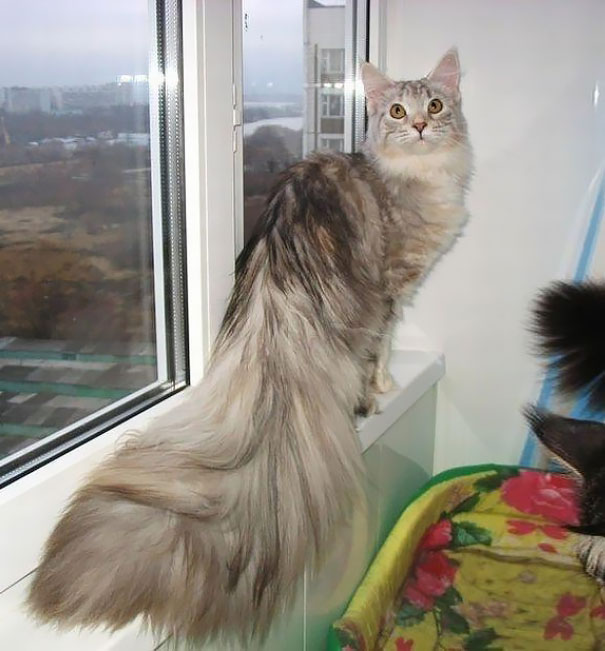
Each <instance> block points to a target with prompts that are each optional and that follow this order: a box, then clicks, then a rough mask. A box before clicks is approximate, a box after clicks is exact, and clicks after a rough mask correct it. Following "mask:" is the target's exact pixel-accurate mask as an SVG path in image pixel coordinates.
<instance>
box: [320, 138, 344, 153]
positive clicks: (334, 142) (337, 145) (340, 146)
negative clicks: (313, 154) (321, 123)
mask: <svg viewBox="0 0 605 651" xmlns="http://www.w3.org/2000/svg"><path fill="white" fill-rule="evenodd" d="M344 146H345V141H344V138H322V139H321V149H329V150H331V151H344Z"/></svg>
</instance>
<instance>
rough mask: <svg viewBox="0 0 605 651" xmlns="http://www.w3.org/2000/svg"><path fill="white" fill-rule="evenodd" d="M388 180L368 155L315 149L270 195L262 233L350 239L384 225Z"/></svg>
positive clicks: (330, 239) (288, 173)
mask: <svg viewBox="0 0 605 651" xmlns="http://www.w3.org/2000/svg"><path fill="white" fill-rule="evenodd" d="M388 202H389V195H388V191H387V189H386V186H385V184H384V183H383V181H382V180H381V178H380V177H379V175H378V173H377V172H376V170H375V169H374V167H373V166H372V164H371V163H370V162H369V160H368V159H367V158H366V156H365V155H364V154H360V153H357V154H344V153H338V152H325V153H321V152H318V153H313V154H310V155H309V156H308V157H306V158H305V159H303V160H302V161H300V162H298V163H295V164H294V165H292V166H291V167H290V168H288V169H287V170H286V171H285V172H284V173H283V174H282V175H281V177H280V179H279V180H278V182H277V183H276V185H275V186H274V188H273V191H272V192H271V193H270V195H269V197H268V199H267V204H266V208H265V211H264V214H263V216H262V217H261V220H260V223H259V224H258V229H257V234H256V237H257V238H258V237H262V236H263V235H264V236H267V235H269V234H270V233H271V232H272V231H275V230H276V229H277V231H278V232H279V233H280V235H282V236H288V237H294V236H297V237H299V238H300V237H305V236H307V237H313V238H314V239H319V240H323V242H324V243H325V244H327V242H328V240H329V241H331V242H333V244H334V245H336V244H337V243H339V242H340V243H341V244H344V243H347V242H348V243H349V244H351V242H352V241H353V240H357V239H359V238H363V237H367V236H370V235H371V232H372V231H373V230H377V231H378V230H380V229H381V221H382V215H383V213H384V212H385V210H388V205H389V204H388Z"/></svg>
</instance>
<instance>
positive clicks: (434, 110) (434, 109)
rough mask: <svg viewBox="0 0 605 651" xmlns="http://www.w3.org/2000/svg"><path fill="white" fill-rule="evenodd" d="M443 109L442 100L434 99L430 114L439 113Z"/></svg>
mask: <svg viewBox="0 0 605 651" xmlns="http://www.w3.org/2000/svg"><path fill="white" fill-rule="evenodd" d="M442 108H443V102H442V101H441V100H440V99H432V100H431V101H430V102H429V113H433V114H435V113H439V111H441V109H442Z"/></svg>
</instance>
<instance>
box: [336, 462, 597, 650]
mask: <svg viewBox="0 0 605 651" xmlns="http://www.w3.org/2000/svg"><path fill="white" fill-rule="evenodd" d="M574 495H575V486H574V485H573V483H572V481H571V480H570V479H568V478H565V477H561V476H558V475H553V474H550V473H542V472H539V471H533V470H518V469H512V468H495V469H490V470H488V471H483V472H478V473H473V474H471V475H468V476H464V477H456V478H453V479H449V480H446V481H442V482H439V483H436V484H435V485H433V486H432V487H431V488H430V489H429V490H427V491H426V492H425V493H424V494H422V495H421V496H420V497H419V498H417V499H416V500H415V501H414V502H412V504H411V505H410V506H408V508H407V509H406V510H405V511H404V513H403V514H402V516H401V518H400V520H399V522H398V523H397V524H396V525H395V527H394V529H393V531H392V532H391V534H390V536H389V537H388V539H387V541H386V542H385V544H384V545H383V547H382V549H381V550H380V552H379V554H378V555H377V557H376V559H375V561H374V563H373V564H372V566H371V567H370V569H369V571H368V573H367V575H366V577H365V579H364V581H363V583H362V585H361V586H360V587H359V588H358V590H357V592H356V594H355V595H354V597H353V599H352V601H351V603H350V605H349V607H348V609H347V611H346V613H345V614H344V615H343V617H342V618H341V619H340V620H339V621H338V622H336V623H335V625H334V631H335V633H336V637H337V638H338V640H339V648H341V649H344V650H346V651H377V650H380V649H384V650H386V651H430V650H432V649H442V650H444V651H490V650H491V651H496V650H497V649H501V650H506V651H508V650H513V649H526V650H532V651H542V649H552V650H554V651H556V650H558V649H568V650H569V651H583V650H584V649H586V650H589V649H590V650H592V649H599V648H601V646H600V644H601V643H602V644H603V647H602V648H604V649H605V605H603V603H602V602H601V596H600V591H599V586H598V585H597V584H596V582H595V581H594V580H592V579H590V578H589V577H588V576H586V575H585V574H584V572H583V571H582V567H581V565H580V563H579V561H578V560H577V558H576V556H575V554H574V544H575V543H576V542H577V537H576V536H575V535H574V534H571V533H569V532H568V531H567V530H566V529H565V528H564V527H563V526H562V525H563V524H565V523H573V522H574V520H575V517H576V513H575V502H574Z"/></svg>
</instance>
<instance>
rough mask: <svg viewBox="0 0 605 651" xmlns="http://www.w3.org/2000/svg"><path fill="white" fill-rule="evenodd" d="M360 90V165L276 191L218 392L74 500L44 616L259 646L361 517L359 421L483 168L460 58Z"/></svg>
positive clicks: (217, 374) (215, 380)
mask: <svg viewBox="0 0 605 651" xmlns="http://www.w3.org/2000/svg"><path fill="white" fill-rule="evenodd" d="M362 76H363V81H364V86H365V92H366V99H367V107H368V115H369V130H368V137H367V142H366V143H365V150H364V153H359V154H351V155H348V154H336V153H333V154H327V153H326V154H321V153H320V154H313V155H311V156H310V157H309V158H307V159H306V160H304V161H302V162H300V163H298V164H296V165H294V166H293V167H291V168H290V169H289V170H287V172H286V173H285V174H284V175H283V176H282V178H281V180H280V181H279V182H278V183H277V185H276V187H275V188H274V190H273V191H272V193H271V195H270V196H269V197H268V199H267V203H266V207H265V209H264V214H263V216H262V218H261V220H260V224H259V226H258V227H257V230H256V232H255V234H254V235H253V237H252V239H251V241H250V242H249V243H248V245H247V246H246V248H245V250H244V251H243V252H242V254H241V255H240V256H239V258H238V260H237V268H236V279H235V288H234V290H233V294H232V296H231V300H230V303H229V306H228V309H227V313H226V315H225V318H224V322H223V325H222V328H221V331H220V334H219V336H218V339H217V341H216V343H215V345H214V350H213V354H212V358H211V361H210V364H209V367H208V369H207V373H206V377H205V379H204V381H203V382H202V383H201V384H200V386H197V387H193V388H191V390H190V393H189V397H188V398H187V400H186V401H185V402H184V404H182V405H181V407H180V408H179V409H178V411H175V412H174V413H171V414H170V415H169V417H166V418H163V419H162V420H160V421H158V422H156V423H154V424H153V425H152V426H151V427H150V428H149V430H148V431H146V432H144V433H139V434H137V435H134V436H133V437H132V438H131V439H130V440H129V441H128V442H127V443H126V444H125V445H124V446H123V447H121V449H119V450H118V451H117V452H116V453H115V454H114V455H113V456H112V457H111V458H109V459H108V460H107V461H106V462H105V463H103V464H102V465H100V466H99V467H98V468H97V469H96V470H95V471H94V472H93V473H92V475H91V476H90V477H89V478H88V481H87V482H86V484H85V485H84V486H82V488H81V489H80V490H79V491H78V492H77V493H76V494H75V496H74V497H73V499H72V501H71V503H70V505H69V507H68V509H67V511H66V512H65V514H64V515H63V517H62V518H61V520H60V521H59V523H58V524H57V526H56V528H55V530H54V532H53V533H52V535H51V536H50V539H49V540H48V542H47V544H46V548H45V550H44V554H43V557H42V561H41V564H40V566H39V568H38V570H37V572H36V574H35V577H34V580H33V583H32V586H31V592H30V595H29V606H30V608H31V610H32V611H33V613H34V614H35V615H36V616H37V617H38V618H39V619H41V620H46V621H49V620H50V621H56V622H59V623H61V624H64V625H68V626H74V625H84V626H95V625H106V626H108V627H109V628H111V629H115V628H118V627H121V626H123V625H124V624H126V623H127V622H129V621H130V620H132V619H134V618H135V617H137V616H142V617H143V619H144V620H146V621H147V623H149V624H150V625H151V626H152V627H153V628H154V629H155V630H157V631H162V632H167V633H173V634H175V635H176V636H182V637H189V638H198V639H207V638H211V637H217V636H220V637H224V636H236V637H239V638H240V639H242V640H246V639H249V637H250V636H251V635H260V636H262V635H263V634H265V633H266V631H267V629H268V627H269V625H270V623H271V621H272V618H273V617H274V615H275V614H276V613H278V612H280V611H282V610H283V609H284V608H285V607H286V606H287V604H288V602H289V600H290V598H291V597H292V595H293V593H294V592H295V591H296V587H297V583H298V580H299V578H300V577H301V573H302V572H303V569H304V567H305V566H306V565H307V564H308V563H309V564H311V565H317V563H318V562H320V561H321V559H322V557H323V556H324V553H325V552H326V550H327V549H328V546H329V543H330V539H331V537H332V536H333V535H334V533H335V531H336V529H337V527H338V526H339V525H341V524H342V523H345V522H347V520H348V518H349V517H350V514H351V510H352V508H353V507H354V504H355V501H356V500H357V499H358V497H359V494H360V477H361V474H362V458H361V454H360V449H359V442H358V438H357V435H356V431H355V420H354V412H355V410H356V409H357V410H358V411H360V412H363V413H369V412H371V411H372V410H373V409H374V394H375V392H377V391H378V392H380V391H385V390H387V389H388V388H389V386H390V377H389V375H388V372H387V366H386V362H387V356H388V349H389V345H388V343H389V332H390V329H391V324H392V322H393V320H394V315H395V310H394V306H395V304H396V303H397V302H398V301H400V300H402V299H407V298H409V297H410V296H411V295H412V294H413V292H414V291H415V289H416V288H417V286H418V284H419V283H420V281H421V280H422V279H423V278H424V276H425V275H426V274H427V272H428V270H429V269H430V268H431V266H432V265H433V263H434V262H435V261H436V259H437V258H438V257H439V255H440V254H441V253H443V252H444V251H445V250H446V249H447V248H448V247H449V246H450V245H451V244H452V243H453V241H454V240H455V238H456V237H457V235H458V234H459V233H460V230H461V227H462V225H463V223H464V221H465V220H466V217H467V213H466V209H465V207H464V197H465V190H466V187H467V183H468V180H469V176H470V168H471V154H470V147H469V143H468V139H467V131H466V124H465V120H464V117H463V115H462V111H461V98H460V91H459V79H460V68H459V63H458V56H457V53H456V51H455V50H451V51H449V52H448V53H447V54H446V55H445V56H444V57H443V58H442V59H441V61H440V62H439V64H438V65H437V66H436V68H435V69H434V70H433V71H432V72H431V73H430V74H429V75H428V76H427V77H426V78H423V79H420V80H418V81H408V82H394V81H392V80H391V79H389V78H388V77H386V76H384V75H383V74H381V73H380V72H379V71H378V70H377V69H376V68H374V67H373V66H371V65H370V64H365V65H364V66H363V69H362Z"/></svg>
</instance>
